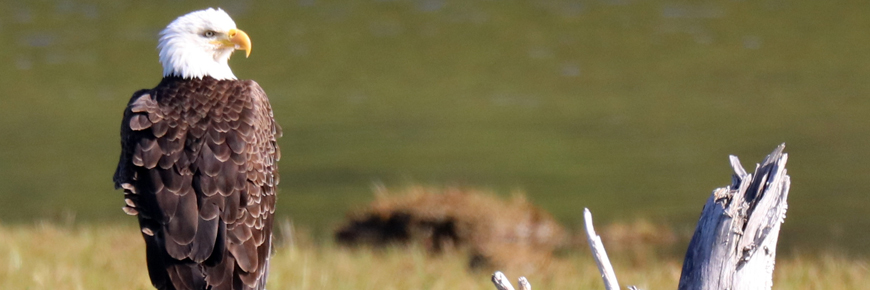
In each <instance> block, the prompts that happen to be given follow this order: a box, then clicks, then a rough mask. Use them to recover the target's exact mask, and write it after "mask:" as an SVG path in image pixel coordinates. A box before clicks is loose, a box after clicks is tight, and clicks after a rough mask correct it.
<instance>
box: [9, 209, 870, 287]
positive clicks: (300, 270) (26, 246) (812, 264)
mask: <svg viewBox="0 0 870 290" xmlns="http://www.w3.org/2000/svg"><path fill="white" fill-rule="evenodd" d="M293 240H294V241H296V242H295V243H289V244H286V245H284V246H282V247H280V248H279V249H278V250H277V253H276V255H275V257H274V259H273V263H272V270H271V276H270V277H269V278H270V284H269V288H270V289H494V288H493V287H492V286H491V285H490V283H489V276H490V274H491V272H490V271H468V270H467V269H468V268H467V264H466V262H467V259H466V257H465V256H464V255H461V254H455V253H454V254H450V253H446V254H443V255H437V256H436V255H431V254H429V253H428V252H427V251H426V250H425V249H423V248H421V247H416V246H409V247H390V248H386V249H381V250H372V249H365V248H361V249H349V248H343V247H337V246H335V245H332V244H330V243H326V244H324V243H317V242H312V241H310V240H307V239H305V237H296V238H295V239H293ZM626 256H628V257H631V256H633V255H630V254H629V255H623V253H622V252H620V251H613V252H611V258H613V259H614V265H615V267H616V269H617V277H619V278H620V281H622V283H623V284H624V285H625V284H629V283H630V284H633V285H637V286H639V287H641V288H642V289H675V288H676V285H677V280H678V279H679V274H680V261H678V260H674V259H671V258H661V257H658V258H653V259H649V258H647V259H645V260H644V261H636V260H634V258H627V259H625V258H622V257H626ZM650 256H653V257H654V256H655V254H651V255H650ZM144 265H145V261H144V249H143V247H142V241H141V237H139V234H138V232H136V228H135V227H133V226H122V225H100V226H96V225H93V226H77V227H65V226H57V225H52V224H37V225H16V226H3V225H0V289H151V288H150V283H149V281H148V277H147V273H146V272H145V266H144ZM503 270H505V273H507V274H508V276H509V277H510V278H511V280H515V279H516V277H517V276H519V275H524V276H527V277H529V279H530V281H531V283H532V285H533V286H534V287H535V289H602V288H603V285H602V283H601V281H600V279H599V277H598V272H597V270H596V268H595V265H594V262H593V261H592V259H591V258H590V257H589V255H588V254H586V252H585V251H571V252H569V253H567V254H565V255H563V256H562V257H560V258H557V259H554V261H552V262H551V263H549V265H547V266H546V267H543V268H540V269H536V270H532V271H524V270H521V269H503ZM774 285H775V288H776V289H861V288H863V287H864V286H866V285H870V275H868V266H867V261H864V260H855V259H850V258H845V257H842V256H833V255H828V256H822V257H809V256H807V257H799V258H789V259H781V260H780V261H779V262H778V263H777V268H776V274H775V282H774Z"/></svg>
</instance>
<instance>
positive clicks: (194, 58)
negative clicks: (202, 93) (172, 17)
mask: <svg viewBox="0 0 870 290" xmlns="http://www.w3.org/2000/svg"><path fill="white" fill-rule="evenodd" d="M157 48H158V49H160V63H161V64H163V77H170V76H177V77H181V78H185V79H193V78H197V79H202V78H203V77H206V76H209V77H212V78H214V79H216V80H234V79H236V75H234V74H233V70H232V69H230V65H229V63H227V61H228V60H229V58H230V55H231V54H232V53H233V50H232V49H214V48H213V47H208V46H200V44H198V43H195V42H192V41H185V39H183V36H178V35H174V34H165V35H163V37H161V38H160V43H159V44H158V46H157Z"/></svg>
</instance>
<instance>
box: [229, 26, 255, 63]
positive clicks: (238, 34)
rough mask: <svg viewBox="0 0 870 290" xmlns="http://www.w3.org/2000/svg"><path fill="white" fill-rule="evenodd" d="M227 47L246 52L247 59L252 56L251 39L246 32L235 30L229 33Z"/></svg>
mask: <svg viewBox="0 0 870 290" xmlns="http://www.w3.org/2000/svg"><path fill="white" fill-rule="evenodd" d="M226 45H227V46H232V47H233V48H235V49H238V50H244V51H245V57H248V56H251V38H250V37H248V34H247V33H245V32H244V31H241V30H238V29H235V28H233V29H230V31H227V40H226Z"/></svg>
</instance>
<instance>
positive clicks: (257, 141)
mask: <svg viewBox="0 0 870 290" xmlns="http://www.w3.org/2000/svg"><path fill="white" fill-rule="evenodd" d="M157 47H158V49H159V51H160V54H159V56H160V62H161V63H162V64H163V79H162V80H161V81H160V83H159V84H158V85H157V86H156V87H154V88H153V89H144V90H140V91H137V92H136V93H134V94H133V97H132V98H130V101H129V103H128V105H127V108H126V109H125V110H124V118H123V121H122V123H121V157H120V161H119V162H118V168H117V170H116V171H115V175H114V178H113V179H114V182H115V188H123V189H124V201H125V203H126V206H124V208H123V209H124V211H125V212H126V213H127V214H130V215H135V216H137V217H138V219H139V226H140V228H141V232H142V237H143V238H144V239H145V248H146V249H145V250H146V257H147V263H148V273H149V276H150V278H151V282H152V284H154V287H156V288H158V289H179V290H180V289H263V288H264V287H265V284H266V276H267V274H268V268H269V255H270V251H271V246H272V221H273V214H274V212H275V187H276V186H277V184H278V172H277V171H278V164H277V161H278V159H279V158H280V153H279V149H278V144H277V142H276V138H278V137H280V135H281V133H280V127H279V126H278V124H277V123H276V122H275V120H274V118H273V116H272V108H271V105H270V104H269V99H268V98H267V97H266V94H265V93H264V92H263V89H262V88H260V85H258V84H257V83H256V82H254V81H250V80H238V79H236V76H235V75H233V72H232V70H230V67H229V65H228V64H227V60H228V59H229V58H230V55H231V54H232V53H233V51H234V50H236V49H238V50H244V51H245V53H246V56H247V55H249V54H250V52H251V41H250V39H249V38H248V35H247V34H246V33H245V32H243V31H241V30H239V29H237V28H236V24H235V22H233V20H232V18H230V16H229V15H227V13H226V12H224V11H223V10H221V9H211V8H209V9H206V10H201V11H195V12H191V13H189V14H186V15H184V16H181V17H179V18H178V19H176V20H175V21H172V23H170V24H169V26H167V27H166V29H164V30H163V31H162V32H161V33H160V40H159V44H158V46H157Z"/></svg>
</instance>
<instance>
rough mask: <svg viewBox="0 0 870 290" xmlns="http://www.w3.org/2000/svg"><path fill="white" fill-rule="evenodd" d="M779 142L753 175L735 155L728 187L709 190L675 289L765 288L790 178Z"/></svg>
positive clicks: (770, 282) (768, 285)
mask: <svg viewBox="0 0 870 290" xmlns="http://www.w3.org/2000/svg"><path fill="white" fill-rule="evenodd" d="M784 148H785V144H782V145H780V146H779V147H777V148H776V149H775V150H774V151H773V153H770V155H768V156H767V157H766V158H764V161H762V163H761V164H760V165H756V168H755V174H748V173H746V170H744V169H743V167H742V166H741V165H740V160H738V159H737V157H736V156H733V155H732V156H731V167H732V168H733V169H734V175H733V178H732V184H731V185H730V186H728V187H724V188H718V189H716V190H714V191H713V194H712V195H711V196H710V198H708V199H707V203H706V204H705V205H704V209H703V211H702V213H701V218H700V219H699V221H698V226H697V228H696V229H695V234H694V235H693V236H692V241H691V243H690V244H689V249H688V251H687V252H686V258H685V260H684V262H683V271H682V275H681V276H680V285H679V289H681V290H682V289H770V288H771V287H772V286H773V267H774V262H775V258H776V242H777V239H778V238H779V228H780V224H782V222H783V221H784V219H785V213H786V209H787V202H786V199H787V198H788V191H789V186H790V184H791V180H790V178H789V176H788V175H787V174H786V169H785V164H786V162H787V161H788V154H785V153H783V152H782V151H783V149H784Z"/></svg>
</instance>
